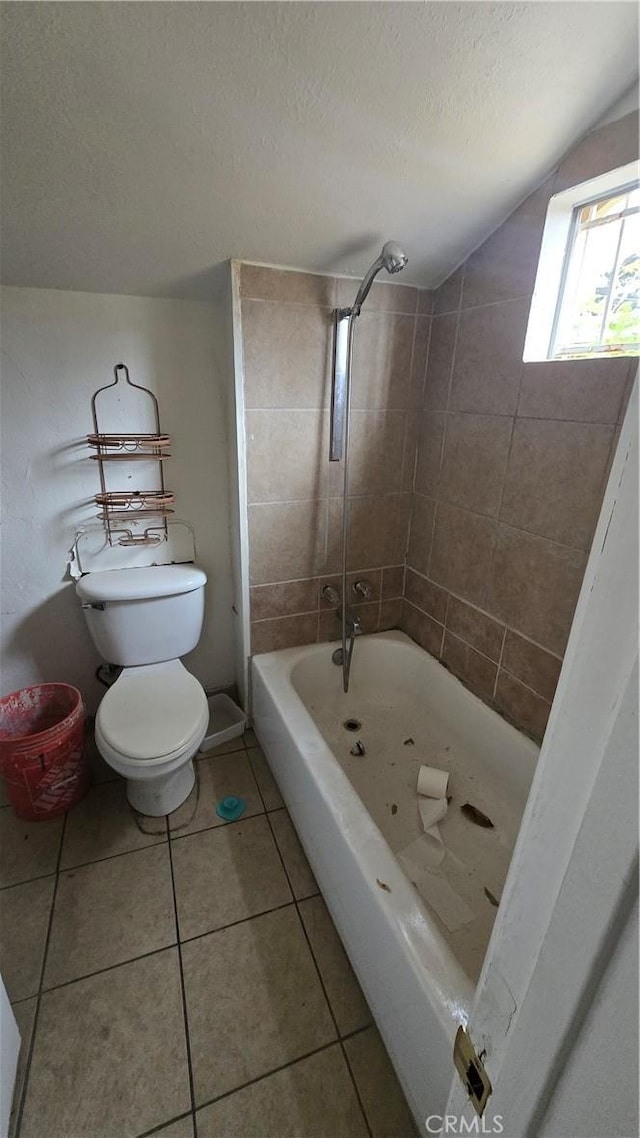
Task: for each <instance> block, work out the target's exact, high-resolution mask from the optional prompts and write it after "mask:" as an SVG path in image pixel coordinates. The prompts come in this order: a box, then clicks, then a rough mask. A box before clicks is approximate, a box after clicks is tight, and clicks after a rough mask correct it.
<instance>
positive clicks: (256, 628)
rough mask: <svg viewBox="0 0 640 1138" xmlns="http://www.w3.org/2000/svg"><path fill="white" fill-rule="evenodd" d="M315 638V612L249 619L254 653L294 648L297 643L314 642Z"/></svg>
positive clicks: (316, 623) (316, 637) (316, 628)
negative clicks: (264, 618) (274, 618)
mask: <svg viewBox="0 0 640 1138" xmlns="http://www.w3.org/2000/svg"><path fill="white" fill-rule="evenodd" d="M317 639H318V614H317V612H308V613H299V614H298V615H297V616H283V617H279V618H278V619H277V620H257V621H256V620H252V621H251V651H252V652H253V653H254V654H256V655H257V654H258V653H260V652H277V651H278V649H279V648H295V647H296V646H297V645H298V644H315V642H316V640H317Z"/></svg>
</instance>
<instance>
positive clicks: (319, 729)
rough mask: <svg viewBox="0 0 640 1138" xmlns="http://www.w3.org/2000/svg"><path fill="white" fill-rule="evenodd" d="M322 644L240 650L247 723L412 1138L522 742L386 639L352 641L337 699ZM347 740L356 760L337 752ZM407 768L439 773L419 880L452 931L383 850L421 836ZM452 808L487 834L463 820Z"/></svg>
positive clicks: (448, 1052) (479, 940)
mask: <svg viewBox="0 0 640 1138" xmlns="http://www.w3.org/2000/svg"><path fill="white" fill-rule="evenodd" d="M335 647H336V646H335V645H329V644H314V645H311V646H307V647H302V648H291V649H286V650H284V651H280V652H271V653H268V654H265V655H262V656H255V657H254V658H253V661H252V673H251V674H252V709H253V721H254V726H255V730H256V734H257V736H258V739H259V741H260V743H261V745H262V747H263V749H264V751H265V754H266V756H267V759H268V761H269V764H270V766H271V769H272V771H273V773H274V775H275V778H276V780H277V782H278V785H279V787H280V790H281V792H282V795H283V798H284V800H285V802H286V805H287V807H288V809H289V812H290V814H291V817H292V818H293V821H294V824H295V826H296V829H297V831H298V834H299V836H300V840H301V842H302V845H303V847H304V849H305V852H306V854H307V857H308V859H309V862H310V863H311V866H312V868H313V871H314V873H315V875H316V878H317V880H318V884H319V886H320V888H321V890H322V893H323V895H324V898H325V901H326V903H327V906H328V908H329V910H330V912H331V915H332V917H333V920H334V922H335V924H336V927H337V929H338V931H339V933H340V936H341V938H342V941H343V944H344V946H345V948H346V951H347V953H348V955H349V958H350V960H351V963H352V965H353V968H354V970H355V972H356V975H357V977H358V979H359V981H360V984H361V986H362V988H363V991H364V993H365V995H366V997H367V1000H368V1002H369V1005H370V1007H371V1009H372V1011H373V1014H374V1016H375V1019H376V1023H377V1025H378V1027H379V1029H380V1031H381V1034H382V1036H383V1038H384V1041H385V1044H386V1046H387V1049H388V1051H389V1054H390V1056H391V1059H392V1061H393V1064H394V1066H395V1069H396V1072H397V1074H398V1077H399V1079H400V1082H401V1083H402V1086H403V1089H404V1092H405V1094H406V1096H407V1100H408V1102H409V1104H410V1107H411V1109H412V1111H413V1114H414V1117H415V1119H416V1123H417V1125H418V1127H419V1130H420V1132H422V1133H423V1132H424V1123H425V1119H426V1118H427V1116H428V1115H430V1114H442V1113H443V1110H444V1106H445V1103H446V1099H447V1093H448V1090H449V1087H450V1085H451V1080H452V1076H453V1071H454V1068H453V1061H452V1046H453V1040H454V1036H455V1033H456V1031H457V1028H458V1025H459V1024H461V1023H462V1024H465V1023H466V1021H467V1018H468V1015H469V1011H470V1007H471V1002H472V999H473V994H474V989H475V983H476V981H477V977H478V974H479V971H480V967H481V965H482V961H483V958H484V955H485V952H486V946H487V944H488V940H489V936H490V934H491V928H492V926H493V921H494V919H495V914H496V902H497V901H499V897H500V893H501V890H502V886H503V884H504V878H505V877H506V873H507V870H508V866H509V861H510V859H511V853H512V850H513V845H514V843H515V839H516V836H517V833H518V829H519V825H520V820H521V817H522V812H523V810H524V806H525V803H526V799H527V795H528V793H529V787H530V784H531V779H532V777H533V772H534V770H535V765H536V761H537V757H538V748H537V747H536V746H535V744H534V743H532V742H531V741H530V740H529V739H527V738H526V737H525V736H524V735H522V734H520V733H519V732H518V731H516V730H515V728H513V727H511V726H510V725H509V724H508V723H506V722H505V721H504V720H503V719H501V718H500V716H499V715H497V714H496V713H495V712H494V711H491V709H490V708H488V707H487V706H486V705H485V704H483V703H482V702H481V701H480V700H479V699H477V698H476V697H475V696H474V695H472V694H471V693H470V692H468V691H467V689H466V688H464V687H463V685H462V684H461V683H460V682H459V681H458V680H456V679H455V677H454V676H452V675H451V674H450V673H449V672H448V671H447V670H446V669H445V668H443V667H442V665H440V664H438V663H437V661H436V660H435V659H434V658H433V657H432V656H430V655H429V654H428V653H427V652H425V651H423V650H422V649H421V648H419V647H418V645H416V644H414V642H413V641H412V640H410V639H409V638H408V637H407V636H405V635H404V633H402V632H383V633H378V634H376V635H372V636H363V637H360V638H359V639H358V641H357V643H356V646H355V652H354V657H353V665H352V671H351V683H350V691H349V693H348V695H345V694H344V693H343V691H342V669H341V668H339V667H336V665H335V664H333V663H332V660H331V653H332V651H333V649H334V648H335ZM347 721H353V722H349V723H348V726H346V727H345V726H344V724H345V723H346V722H347ZM354 723H355V727H354ZM358 741H359V742H361V743H362V746H363V747H364V755H352V754H351V750H352V748H354V745H355V743H356V742H358ZM356 749H358V748H356ZM421 763H426V764H428V765H433V766H438V767H442V768H444V769H447V770H449V771H450V787H449V790H450V794H451V796H452V800H451V802H450V805H449V809H448V813H447V816H446V817H445V819H444V820H443V822H442V823H441V827H440V829H441V835H442V839H443V842H444V846H445V849H446V851H447V852H446V857H445V859H444V861H443V862H442V865H441V866H440V867H439V868H437V869H435V870H434V871H433V873H434V874H435V875H436V876H437V877H438V878H441V877H444V878H445V879H446V881H447V884H448V887H450V888H452V889H453V890H454V891H455V895H456V897H459V898H461V900H462V901H463V902H464V905H465V906H466V908H467V910H468V912H467V920H466V922H465V923H464V925H463V926H462V927H460V928H458V929H456V930H454V931H451V930H450V929H448V928H447V927H445V924H443V923H442V921H441V920H440V918H439V917H438V916H437V915H436V913H435V912H434V910H433V908H432V905H431V904H430V903H427V901H425V900H424V899H423V897H422V896H421V895H420V894H419V893H418V891H417V889H416V887H415V886H414V884H412V882H411V881H410V880H409V877H408V876H407V875H406V874H405V872H404V871H403V869H402V866H401V864H400V862H399V861H398V860H397V857H396V854H400V853H402V852H403V851H404V849H405V847H406V846H407V845H409V844H410V843H411V841H412V840H414V839H415V838H417V837H418V836H419V835H420V834H421V833H422V829H421V825H420V819H419V814H418V808H417V795H416V789H415V787H416V778H417V771H418V768H419V766H420V764H421ZM467 803H470V804H471V805H472V806H475V807H476V808H477V809H478V810H480V811H481V812H482V813H483V814H484V815H486V816H487V817H488V818H489V819H490V821H491V822H492V823H493V828H484V827H480V826H478V825H477V824H475V823H474V822H473V821H470V820H469V817H468V812H467V813H465V812H463V811H461V809H460V807H461V806H462V805H466V804H467ZM429 879H430V880H431V878H429ZM469 913H471V915H472V919H468V918H469ZM445 916H446V919H447V921H448V923H449V924H451V923H455V922H452V921H451V919H450V914H445Z"/></svg>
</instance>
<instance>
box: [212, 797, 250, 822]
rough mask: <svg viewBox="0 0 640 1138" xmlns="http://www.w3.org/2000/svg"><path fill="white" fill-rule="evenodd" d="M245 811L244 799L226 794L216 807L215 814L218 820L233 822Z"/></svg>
mask: <svg viewBox="0 0 640 1138" xmlns="http://www.w3.org/2000/svg"><path fill="white" fill-rule="evenodd" d="M246 809H247V804H246V802H245V800H244V798H237V797H236V795H235V794H227V795H225V797H224V798H222V799H221V800H220V802H219V803H218V805H217V806H216V814H217V815H218V818H224V820H225V822H235V821H236V819H237V818H241V817H242V815H243V814H244V812H245V810H246Z"/></svg>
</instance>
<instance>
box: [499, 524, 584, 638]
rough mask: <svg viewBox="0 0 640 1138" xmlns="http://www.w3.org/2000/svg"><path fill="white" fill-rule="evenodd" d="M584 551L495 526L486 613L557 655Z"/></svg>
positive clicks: (569, 618) (568, 624) (579, 578)
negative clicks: (494, 546)
mask: <svg viewBox="0 0 640 1138" xmlns="http://www.w3.org/2000/svg"><path fill="white" fill-rule="evenodd" d="M585 564H586V555H585V554H584V553H582V552H579V551H578V550H575V549H567V548H566V547H565V546H563V545H556V544H555V543H554V542H551V541H547V540H546V538H543V537H537V536H535V535H534V534H528V533H523V532H522V531H521V530H516V529H511V528H509V527H508V526H503V525H500V526H499V527H498V534H497V540H496V550H495V562H494V572H493V582H492V588H491V596H490V601H489V603H488V605H486V606H484V607H487V608H489V610H490V611H491V612H492V613H495V615H496V616H497V617H499V618H500V619H502V620H504V621H505V622H506V623H507V624H508V625H509V626H510V627H511V628H514V629H516V630H517V631H518V632H522V633H523V634H524V635H525V636H530V637H531V639H532V640H535V641H536V643H537V644H540V645H541V646H543V647H545V648H548V649H549V650H550V651H551V652H555V653H557V654H558V655H560V654H561V653H562V652H564V648H565V645H566V642H567V637H568V635H569V629H570V627H571V621H572V619H573V613H574V609H575V606H576V602H577V599H578V593H579V592H580V586H581V584H582V578H583V575H584V568H585Z"/></svg>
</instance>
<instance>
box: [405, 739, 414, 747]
mask: <svg viewBox="0 0 640 1138" xmlns="http://www.w3.org/2000/svg"><path fill="white" fill-rule="evenodd" d="M415 745H416V744H415V741H414V740H413V739H412V738H411V737H409V738H408V739H405V741H404V743H403V744H402V746H403V747H415Z"/></svg>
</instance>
